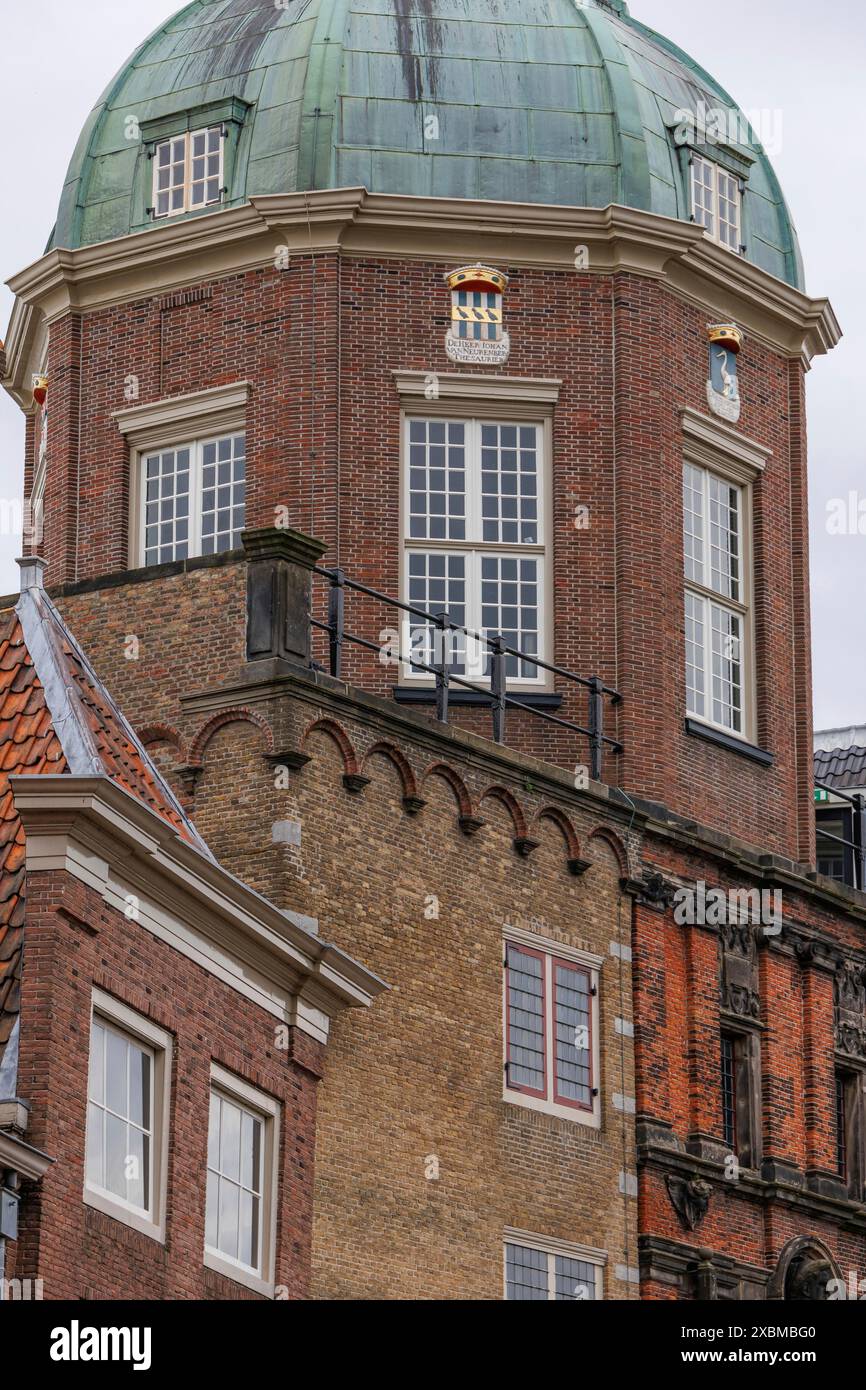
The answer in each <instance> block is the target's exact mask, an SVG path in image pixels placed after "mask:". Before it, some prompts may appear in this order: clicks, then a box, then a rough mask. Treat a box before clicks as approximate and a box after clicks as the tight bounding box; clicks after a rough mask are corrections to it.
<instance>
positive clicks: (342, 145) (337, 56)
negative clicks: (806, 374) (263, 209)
mask: <svg viewBox="0 0 866 1390" xmlns="http://www.w3.org/2000/svg"><path fill="white" fill-rule="evenodd" d="M707 110H708V111H710V112H713V111H723V112H724V113H725V121H726V123H730V122H731V121H732V120H733V125H732V126H731V128H730V129H729V128H728V125H727V124H726V127H725V132H724V138H723V140H719V139H718V138H715V139H713V140H709V143H705V144H702V143H701V142H704V141H707V140H708V137H707V135H706V130H704V129H701V128H698V129H697V132H696V133H693V134H692V137H691V138H690V139H689V140H686V141H684V140H683V136H682V115H681V113H682V112H683V111H690V112H703V111H707ZM678 113H679V114H678ZM738 122H739V125H738V124H737V123H738ZM217 123H223V125H224V128H225V129H226V132H227V135H226V165H225V173H224V182H225V192H224V194H223V201H224V204H227V205H229V206H231V205H238V204H240V203H243V202H245V201H246V200H247V199H248V198H250V197H251V196H255V195H261V194H268V193H289V192H295V191H298V190H305V189H322V188H340V187H359V186H363V187H366V188H367V189H369V190H370V191H371V192H376V193H394V194H408V195H416V196H422V197H431V196H432V197H447V198H473V199H491V200H495V201H497V202H499V201H513V202H520V203H556V204H566V205H571V206H577V207H606V206H607V205H608V204H609V203H621V204H625V205H627V206H630V207H634V208H642V209H645V210H647V211H651V212H655V213H660V214H662V215H664V216H667V217H678V218H684V219H689V218H690V216H691V195H690V189H689V155H690V149H691V148H696V149H697V150H698V152H701V151H702V150H703V152H704V153H705V154H706V155H707V156H708V157H709V158H711V159H713V160H714V161H715V162H718V163H720V164H721V165H722V166H723V167H724V168H726V169H727V171H728V172H730V173H732V174H734V176H735V177H737V178H739V179H742V180H743V184H742V186H743V188H744V196H743V217H742V228H741V240H742V243H743V245H744V247H745V255H746V257H747V258H748V259H749V260H750V261H753V262H754V263H755V264H756V265H759V266H761V267H762V268H763V269H764V270H767V271H769V272H770V273H771V274H772V275H775V276H777V277H778V278H780V279H782V280H786V281H788V282H789V283H790V284H793V285H797V286H798V287H800V288H802V284H803V279H802V265H801V261H800V256H799V251H798V248H797V237H796V233H795V231H794V227H793V224H792V222H791V219H790V215H789V213H788V210H787V208H786V206H785V201H784V198H783V196H782V193H781V190H780V188H779V185H778V183H777V181H776V177H775V175H774V173H773V170H772V167H771V165H770V163H769V160H768V159H767V157H766V155H765V153H764V151H763V150H762V148H761V146H760V145H759V144H758V142H757V141H756V140H755V139H754V136H753V133H752V131H751V129H750V128H749V126H748V123H747V122H746V121H745V118H744V117H742V116H741V114H740V113H739V111H738V109H737V107H736V106H735V104H734V103H733V102H732V101H731V100H730V98H729V97H728V96H727V95H726V93H725V92H724V91H723V90H722V88H721V87H719V86H718V85H717V84H716V83H715V82H714V81H713V79H712V78H711V77H709V76H708V74H707V73H705V72H704V71H703V70H702V69H701V68H700V67H698V66H697V65H696V64H695V63H693V62H692V61H691V59H689V58H688V57H687V56H686V55H685V54H684V53H682V52H681V51H680V50H679V49H678V48H676V47H675V46H674V45H673V44H671V43H669V42H668V41H667V40H666V39H663V38H661V37H660V36H659V35H657V34H655V33H653V32H652V30H650V29H647V28H645V27H644V26H643V25H642V24H639V23H638V22H637V21H636V20H634V19H632V18H631V17H630V15H629V13H628V9H627V7H626V5H625V4H624V3H622V0H609V3H604V0H194V2H193V3H192V4H190V5H187V6H186V8H185V9H183V10H182V11H181V12H180V14H178V15H177V16H175V18H174V19H171V20H169V21H168V23H167V24H165V25H163V26H162V28H160V29H159V30H158V31H157V32H156V33H155V34H153V35H152V36H151V37H150V38H149V39H148V40H147V41H146V42H145V43H144V44H142V46H141V47H140V48H139V49H138V51H137V52H136V53H135V54H134V55H133V56H132V58H131V59H130V60H129V62H128V63H127V64H126V66H125V67H124V68H123V70H122V71H121V72H120V73H119V75H118V76H117V77H116V79H115V80H114V81H113V82H112V84H111V85H110V87H109V88H108V90H107V91H106V93H105V94H104V96H103V97H102V99H101V100H100V102H99V103H98V105H97V106H96V108H95V109H94V111H93V112H92V114H91V116H90V117H89V119H88V121H87V124H86V126H85V128H84V131H83V132H82V135H81V138H80V140H79V142H78V147H77V149H76V151H75V154H74V156H73V159H72V163H71V165H70V168H69V173H68V176H67V180H66V184H65V187H64V190H63V196H62V198H61V202H60V210H59V214H58V219H57V226H56V228H55V231H54V235H53V238H52V243H51V244H52V245H53V246H63V247H77V246H83V245H90V244H93V243H95V242H100V241H106V240H109V239H110V238H113V237H119V236H124V235H126V234H128V233H129V232H137V231H143V230H144V229H145V228H147V227H148V226H150V225H151V224H152V207H151V204H152V202H153V196H152V188H153V183H152V169H153V162H152V159H151V157H150V156H151V153H152V151H153V148H154V144H155V142H156V141H158V140H159V139H163V138H166V137H168V136H170V135H175V134H178V133H180V132H181V131H184V130H188V129H197V128H201V127H202V126H206V125H209V124H217ZM678 125H679V127H680V131H679V134H676V133H675V132H676V131H677V127H678ZM731 130H732V131H733V134H731ZM209 210H211V211H212V209H209ZM184 215H190V216H196V215H198V214H197V213H191V214H184Z"/></svg>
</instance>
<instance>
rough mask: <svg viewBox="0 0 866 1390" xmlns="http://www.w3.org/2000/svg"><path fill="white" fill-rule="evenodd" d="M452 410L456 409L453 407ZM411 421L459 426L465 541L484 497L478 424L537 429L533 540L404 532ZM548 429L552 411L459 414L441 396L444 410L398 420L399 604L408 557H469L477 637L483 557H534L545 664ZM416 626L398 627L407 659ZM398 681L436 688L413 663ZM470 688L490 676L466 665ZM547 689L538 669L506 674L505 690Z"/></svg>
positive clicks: (471, 623)
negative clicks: (526, 673)
mask: <svg viewBox="0 0 866 1390" xmlns="http://www.w3.org/2000/svg"><path fill="white" fill-rule="evenodd" d="M455 405H456V406H457V408H456V409H455V408H454V407H455ZM413 420H431V421H432V420H435V421H436V422H437V423H446V424H447V423H449V422H451V423H456V424H461V425H464V426H465V428H466V499H467V501H466V532H467V537H471V536H473V535H478V534H479V533H480V531H481V529H482V527H481V514H480V510H481V509H480V499H481V483H480V475H481V426H482V425H497V426H501V425H514V426H516V427H517V428H518V429H519V428H520V427H521V425H522V426H525V427H533V428H535V430H536V439H537V449H538V470H537V477H538V504H539V505H538V518H537V521H538V535H539V540H538V541H537V542H536V543H523V542H509V541H483V540H473V539H466V540H462V541H459V540H429V539H427V540H425V539H424V538H423V537H411V536H409V534H408V531H409V522H410V510H409V493H410V486H409V483H410V472H409V468H410V463H409V460H410V453H409V433H410V427H411V423H412V421H413ZM551 446H552V429H551V419H550V412H549V411H542V412H537V411H533V410H531V409H525V408H524V409H523V410H521V409H520V407H519V406H517V407H516V408H514V407H512V408H511V409H509V408H508V407H507V406H505V405H503V406H498V405H496V404H493V405H491V406H489V407H488V408H487V409H486V410H481V411H477V410H472V411H466V410H465V409H461V408H460V405H459V403H458V402H457V401H455V400H452V399H447V398H446V399H445V400H444V401H442V408H430V407H429V405H424V404H421V403H419V404H418V405H417V406H415V405H414V404H413V407H412V408H411V409H404V411H403V414H402V419H401V466H400V475H401V505H400V532H401V538H402V556H403V558H402V564H401V598H402V600H403V602H408V601H409V598H408V595H409V556H410V555H412V554H413V553H415V554H419V553H420V554H434V553H438V554H446V555H462V556H465V557H466V562H467V563H466V622H465V626H466V627H467V628H470V629H471V630H472V631H475V632H480V631H481V630H482V628H481V559H482V557H483V556H495V557H497V558H500V557H501V558H507V559H512V558H517V559H534V560H535V561H536V562H537V565H538V581H537V582H538V648H539V649H538V652H537V653H536V654H537V655H538V656H539V657H540V658H541V660H542V661H547V662H552V661H553V654H552V652H553V647H552V635H553V634H552V621H551V618H550V615H551V614H552V612H553V604H552V583H553V561H552V543H551V536H552V529H551V482H550V474H551V456H552V447H551ZM419 626H420V620H416V619H415V618H413V617H412V616H411V615H409V614H407V615H405V621H404V622H403V624H402V626H401V647H400V650H401V655H403V656H406V655H407V654H408V651H409V636H410V633H411V630H412V629H413V628H417V627H419ZM486 650H487V648H486V647H484V646H482V648H481V655H482V656H483V655H484V653H485V652H486ZM401 679H402V680H403V681H405V682H407V683H409V684H411V685H413V686H416V685H417V686H430V685H432V684H433V677H432V676H431V675H430V674H429V673H428V672H425V671H417V670H414V669H413V668H412V666H411V665H410V664H409V663H408V662H406V661H403V662H402V663H401ZM461 679H464V680H466V681H468V682H470V683H471V684H473V685H479V686H482V687H483V686H488V685H489V683H490V682H489V677H486V676H483V675H481V674H477V673H474V672H473V671H472V669H471V667H470V668H469V669H468V670H467V672H466V674H465V676H461ZM463 688H464V687H461V686H460V685H459V684H458V683H456V682H455V684H454V686H453V689H454V691H455V692H456V693H458V694H459V692H460V690H461V689H463ZM551 688H552V683H551V678H550V674H549V673H548V672H546V671H544V670H543V669H539V670H538V672H537V674H536V675H535V676H534V677H527V676H517V677H515V676H509V677H508V689H509V690H521V689H522V690H526V691H538V690H541V691H543V690H548V689H551Z"/></svg>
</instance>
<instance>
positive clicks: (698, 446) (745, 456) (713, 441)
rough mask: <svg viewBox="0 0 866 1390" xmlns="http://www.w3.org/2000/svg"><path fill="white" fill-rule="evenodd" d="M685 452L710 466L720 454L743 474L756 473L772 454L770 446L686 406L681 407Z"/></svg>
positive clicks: (691, 458)
mask: <svg viewBox="0 0 866 1390" xmlns="http://www.w3.org/2000/svg"><path fill="white" fill-rule="evenodd" d="M680 417H681V419H682V424H683V435H684V437H685V449H686V454H687V456H688V457H689V458H690V461H691V462H693V463H699V464H704V465H708V466H710V467H712V466H713V464H714V463H716V464H717V463H718V460H719V458H720V457H721V458H722V459H723V460H724V462H725V463H727V464H728V465H729V466H731V465H733V466H734V467H736V468H737V470H738V471H740V472H742V473H743V475H744V476H745V477H746V478H755V477H759V476H760V474H761V473H763V471H764V469H765V468H766V466H767V463H768V461H769V460H770V459H771V458H772V457H773V451H772V449H768V448H767V447H766V446H765V445H763V444H759V443H758V442H757V440H755V439H749V438H748V436H747V435H744V434H740V432H739V430H735V429H732V428H731V426H730V425H724V424H722V422H721V420H713V419H711V418H710V416H709V415H703V414H701V412H700V411H699V410H692V408H691V406H686V407H685V408H684V409H683V410H681V411H680Z"/></svg>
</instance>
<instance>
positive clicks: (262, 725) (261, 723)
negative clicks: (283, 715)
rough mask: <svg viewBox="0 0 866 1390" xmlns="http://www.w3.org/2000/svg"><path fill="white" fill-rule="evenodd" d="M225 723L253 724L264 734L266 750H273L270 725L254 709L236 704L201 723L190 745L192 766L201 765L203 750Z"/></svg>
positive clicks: (270, 751)
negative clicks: (235, 706)
mask: <svg viewBox="0 0 866 1390" xmlns="http://www.w3.org/2000/svg"><path fill="white" fill-rule="evenodd" d="M226 724H254V725H255V727H256V728H257V729H260V730H261V732H262V733H263V734H264V736H265V742H266V744H267V750H268V752H269V753H273V751H274V735H273V731H272V730H271V726H270V724H269V723H268V721H267V720H266V719H263V718H262V716H261V715H260V714H256V712H255V711H254V710H251V709H245V708H244V707H243V706H238V707H237V708H234V709H224V710H220V712H219V714H215V715H213V716H212V717H211V718H210V719H209V720H208V721H207V723H206V724H203V725H202V727H201V728H200V729H199V731H198V733H197V734H196V736H195V738H194V739H193V741H192V744H191V745H190V750H189V761H190V764H191V765H192V766H194V767H196V766H201V764H202V763H203V761H204V752H205V749H206V748H207V746H208V744H209V743H210V741H211V739H212V738H213V736H214V734H215V733H217V731H218V730H219V729H222V728H224V727H225V726H226Z"/></svg>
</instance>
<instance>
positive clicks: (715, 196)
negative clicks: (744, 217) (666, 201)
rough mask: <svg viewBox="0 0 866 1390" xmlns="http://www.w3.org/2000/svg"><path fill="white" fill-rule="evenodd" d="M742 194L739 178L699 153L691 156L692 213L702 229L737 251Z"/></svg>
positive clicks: (723, 244)
mask: <svg viewBox="0 0 866 1390" xmlns="http://www.w3.org/2000/svg"><path fill="white" fill-rule="evenodd" d="M741 207H742V194H741V191H740V181H739V179H738V178H736V177H735V176H734V175H733V174H729V173H728V172H727V170H725V169H722V168H721V167H720V166H719V165H718V164H713V163H712V162H711V161H710V160H709V159H702V158H701V157H700V156H699V155H695V156H693V158H692V214H693V216H694V219H695V221H696V222H698V223H699V224H700V226H702V227H703V228H704V231H705V232H706V233H707V234H708V235H709V236H711V237H712V238H713V241H717V242H718V243H719V245H720V246H726V247H727V248H728V250H729V251H736V252H739V250H740V243H741V236H740V220H741V211H740V210H741Z"/></svg>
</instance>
